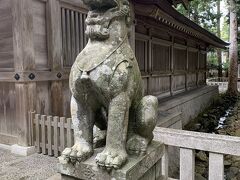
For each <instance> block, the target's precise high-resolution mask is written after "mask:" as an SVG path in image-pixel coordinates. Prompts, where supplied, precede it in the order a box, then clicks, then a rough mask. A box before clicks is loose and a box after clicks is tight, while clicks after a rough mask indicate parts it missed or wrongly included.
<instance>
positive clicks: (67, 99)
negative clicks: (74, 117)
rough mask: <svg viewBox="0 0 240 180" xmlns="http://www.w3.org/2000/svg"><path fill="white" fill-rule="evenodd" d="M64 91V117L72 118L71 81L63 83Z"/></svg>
mask: <svg viewBox="0 0 240 180" xmlns="http://www.w3.org/2000/svg"><path fill="white" fill-rule="evenodd" d="M62 91H63V93H62V94H63V116H64V117H71V115H70V101H71V92H70V89H69V81H68V80H65V81H63V82H62Z"/></svg>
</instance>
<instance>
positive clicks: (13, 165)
mask: <svg viewBox="0 0 240 180" xmlns="http://www.w3.org/2000/svg"><path fill="white" fill-rule="evenodd" d="M57 162H58V160H57V158H54V157H49V156H44V155H41V154H33V155H31V156H28V157H22V156H17V155H13V154H11V153H10V152H9V151H7V150H3V149H0V180H43V179H48V178H49V177H51V176H53V175H54V174H56V173H57V171H56V164H57Z"/></svg>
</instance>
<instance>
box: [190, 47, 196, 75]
mask: <svg viewBox="0 0 240 180" xmlns="http://www.w3.org/2000/svg"><path fill="white" fill-rule="evenodd" d="M197 66H198V52H191V51H189V52H188V70H189V71H190V72H193V71H196V70H197Z"/></svg>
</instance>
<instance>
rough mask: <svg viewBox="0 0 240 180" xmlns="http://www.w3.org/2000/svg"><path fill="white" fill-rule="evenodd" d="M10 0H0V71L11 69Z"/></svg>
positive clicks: (11, 19)
mask: <svg viewBox="0 0 240 180" xmlns="http://www.w3.org/2000/svg"><path fill="white" fill-rule="evenodd" d="M12 23H13V16H12V1H6V0H0V71H2V72H3V71H13V68H14V58H13V32H12V31H13V29H12Z"/></svg>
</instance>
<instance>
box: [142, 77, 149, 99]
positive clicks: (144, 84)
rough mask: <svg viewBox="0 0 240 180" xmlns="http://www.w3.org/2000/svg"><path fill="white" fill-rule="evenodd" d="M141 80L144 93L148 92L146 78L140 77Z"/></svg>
mask: <svg viewBox="0 0 240 180" xmlns="http://www.w3.org/2000/svg"><path fill="white" fill-rule="evenodd" d="M142 80H143V89H144V94H145V95H146V94H148V78H147V77H145V78H142Z"/></svg>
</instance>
